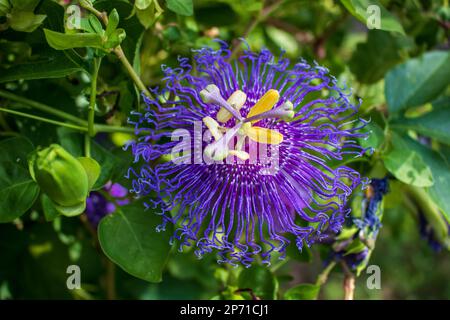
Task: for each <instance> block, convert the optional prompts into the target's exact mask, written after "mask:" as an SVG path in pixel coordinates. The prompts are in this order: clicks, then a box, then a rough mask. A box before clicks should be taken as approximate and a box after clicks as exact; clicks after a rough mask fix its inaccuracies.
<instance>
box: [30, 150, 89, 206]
mask: <svg viewBox="0 0 450 320" xmlns="http://www.w3.org/2000/svg"><path fill="white" fill-rule="evenodd" d="M29 168H30V173H31V175H32V177H33V179H34V180H35V181H36V182H37V183H38V184H39V187H40V188H41V189H42V191H44V192H45V193H46V194H47V195H48V197H49V198H50V199H51V200H52V201H53V202H54V203H55V204H57V205H59V206H62V207H72V206H77V205H80V203H84V202H85V201H86V197H87V196H88V192H89V182H88V176H87V173H86V171H85V169H84V167H83V165H82V164H81V163H80V162H79V161H78V160H77V159H76V158H75V157H73V156H72V155H71V154H70V153H68V152H67V151H66V150H64V149H63V148H62V147H61V146H59V145H57V144H52V145H50V146H49V147H48V148H45V149H43V150H40V151H37V152H35V153H33V155H32V156H31V158H30V160H29Z"/></svg>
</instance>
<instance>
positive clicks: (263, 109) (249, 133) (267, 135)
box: [200, 84, 295, 161]
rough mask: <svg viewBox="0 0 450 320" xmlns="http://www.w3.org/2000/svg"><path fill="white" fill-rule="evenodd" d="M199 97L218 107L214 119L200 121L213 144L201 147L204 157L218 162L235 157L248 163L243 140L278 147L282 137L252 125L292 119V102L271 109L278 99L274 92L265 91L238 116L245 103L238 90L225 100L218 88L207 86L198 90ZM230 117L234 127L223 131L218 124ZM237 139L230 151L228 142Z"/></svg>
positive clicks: (276, 93)
mask: <svg viewBox="0 0 450 320" xmlns="http://www.w3.org/2000/svg"><path fill="white" fill-rule="evenodd" d="M200 96H201V98H202V100H203V102H205V103H213V104H216V105H218V106H220V109H219V111H218V112H217V115H216V119H217V121H216V120H215V119H213V118H212V117H205V118H203V123H204V124H205V126H206V127H207V128H208V129H209V131H210V132H211V135H212V136H213V137H214V140H215V141H214V142H212V143H211V144H209V145H208V146H207V147H206V148H205V154H206V155H208V156H209V157H210V158H211V159H213V160H215V161H221V160H223V159H225V158H226V157H228V156H236V157H238V158H239V159H242V160H248V159H249V157H250V155H249V154H248V153H247V152H245V151H243V150H242V148H243V146H244V142H245V138H246V137H248V138H249V139H251V140H253V141H255V142H257V143H264V144H274V145H278V144H280V143H281V142H283V139H284V137H283V135H282V134H281V133H279V132H278V131H276V130H272V129H268V128H263V127H258V126H255V125H254V124H255V123H257V122H258V121H260V120H262V119H281V120H283V121H289V120H291V119H292V118H293V117H294V114H295V113H294V106H293V104H292V102H290V101H286V102H284V103H283V104H282V105H280V106H279V107H277V108H275V109H273V107H274V106H275V105H276V104H277V102H278V101H279V99H280V94H279V92H278V91H277V90H274V89H270V90H268V91H267V92H266V93H265V94H264V95H263V96H262V97H261V98H260V99H259V100H258V101H257V102H256V103H255V105H254V106H253V107H251V108H250V111H249V112H248V114H247V117H246V118H244V117H242V115H241V113H240V110H241V109H242V107H243V106H244V104H245V102H246V101H247V95H246V94H245V93H244V92H242V91H241V90H236V91H235V92H233V93H232V94H231V96H230V97H229V98H228V99H227V100H225V99H224V98H223V97H222V95H221V94H220V90H219V88H218V87H217V86H216V85H214V84H210V85H208V86H206V88H205V89H203V90H202V91H200ZM232 117H234V118H235V119H236V125H235V126H234V127H232V128H227V127H224V126H222V125H220V124H219V122H220V123H222V124H225V123H226V122H227V121H228V120H230V119H231V118H232ZM236 136H237V143H236V145H235V146H234V147H232V148H230V142H231V141H232V140H233V138H234V137H236Z"/></svg>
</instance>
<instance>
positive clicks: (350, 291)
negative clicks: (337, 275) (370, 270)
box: [341, 262, 355, 300]
mask: <svg viewBox="0 0 450 320" xmlns="http://www.w3.org/2000/svg"><path fill="white" fill-rule="evenodd" d="M341 265H342V269H343V270H344V274H345V276H344V282H343V287H344V300H353V299H354V297H355V275H354V274H353V273H352V272H351V271H350V270H349V268H348V267H347V265H346V264H345V263H344V262H342V263H341Z"/></svg>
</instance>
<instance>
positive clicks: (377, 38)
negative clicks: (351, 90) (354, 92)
mask: <svg viewBox="0 0 450 320" xmlns="http://www.w3.org/2000/svg"><path fill="white" fill-rule="evenodd" d="M411 46H412V43H411V41H409V39H408V38H405V37H398V36H394V35H392V34H391V33H389V32H384V31H380V30H370V31H369V32H368V34H367V41H366V42H363V43H358V45H357V47H356V51H355V52H354V53H353V55H352V58H351V60H350V70H351V71H352V73H353V74H354V75H355V76H356V78H357V79H358V80H359V81H360V82H362V83H375V82H377V81H378V80H380V79H382V78H383V77H384V75H385V74H386V72H387V71H388V70H389V69H391V68H392V67H393V66H395V65H396V64H397V63H399V62H401V61H402V57H401V54H400V51H401V50H406V49H408V48H410V47H411Z"/></svg>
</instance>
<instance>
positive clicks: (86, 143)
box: [84, 134, 91, 158]
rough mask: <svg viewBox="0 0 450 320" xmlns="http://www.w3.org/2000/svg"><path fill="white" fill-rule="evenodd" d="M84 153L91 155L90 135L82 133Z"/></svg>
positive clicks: (87, 155)
mask: <svg viewBox="0 0 450 320" xmlns="http://www.w3.org/2000/svg"><path fill="white" fill-rule="evenodd" d="M84 155H85V156H86V157H88V158H90V157H91V137H90V136H89V134H85V135H84Z"/></svg>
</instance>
